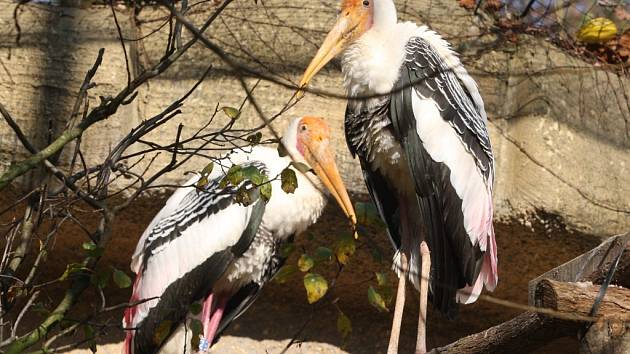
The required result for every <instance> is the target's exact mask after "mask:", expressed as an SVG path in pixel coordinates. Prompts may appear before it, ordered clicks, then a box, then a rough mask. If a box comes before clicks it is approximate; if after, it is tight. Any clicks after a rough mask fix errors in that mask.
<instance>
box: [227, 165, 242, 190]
mask: <svg viewBox="0 0 630 354" xmlns="http://www.w3.org/2000/svg"><path fill="white" fill-rule="evenodd" d="M224 179H227V181H228V182H230V183H231V184H232V185H233V186H238V185H239V183H241V182H243V180H244V179H245V177H244V176H243V168H242V167H241V165H234V166H232V167H230V169H229V170H228V171H227V173H226V174H225V177H224Z"/></svg>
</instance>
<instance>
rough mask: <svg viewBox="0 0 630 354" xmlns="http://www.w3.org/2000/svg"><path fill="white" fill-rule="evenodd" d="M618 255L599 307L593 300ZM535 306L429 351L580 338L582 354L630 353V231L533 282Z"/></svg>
mask: <svg viewBox="0 0 630 354" xmlns="http://www.w3.org/2000/svg"><path fill="white" fill-rule="evenodd" d="M618 256H620V259H619V262H618V265H617V268H616V270H615V273H614V276H613V277H612V281H611V285H610V286H609V287H608V288H607V289H606V292H605V295H604V296H603V298H602V300H601V302H600V304H599V307H598V308H597V310H596V311H595V312H593V304H594V303H595V299H596V298H597V297H598V294H599V293H600V290H601V285H600V284H602V282H603V281H604V279H605V278H606V276H607V275H608V272H609V269H610V268H611V266H612V265H613V263H614V262H615V261H616V258H617V257H618ZM529 304H530V306H531V310H530V311H527V312H524V313H522V314H520V315H519V316H517V317H515V318H513V319H511V320H509V321H507V322H504V323H501V324H499V325H497V326H494V327H492V328H489V329H487V330H485V331H483V332H480V333H476V334H473V335H470V336H467V337H464V338H461V339H459V340H458V341H456V342H454V343H451V344H449V345H446V346H444V347H441V348H435V349H433V350H432V351H431V352H430V353H458V354H473V353H479V354H481V353H529V352H531V351H533V350H535V349H537V348H539V347H542V346H544V345H545V344H547V343H549V342H551V341H553V340H554V339H557V338H561V337H567V336H572V337H575V338H578V339H579V340H580V353H583V354H586V353H589V354H591V353H593V354H596V353H597V354H613V353H614V354H617V353H630V233H627V234H625V235H620V236H615V237H611V238H609V239H607V240H606V241H604V242H603V243H602V244H600V245H599V246H598V247H596V248H594V249H593V250H591V251H589V252H587V253H585V254H583V255H581V256H579V257H577V258H575V259H573V260H571V261H569V262H567V263H565V264H563V265H561V266H559V267H557V268H555V269H552V270H550V271H548V272H547V273H545V274H543V275H541V276H539V277H537V278H536V279H533V280H532V281H530V282H529Z"/></svg>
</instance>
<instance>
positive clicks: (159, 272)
mask: <svg viewBox="0 0 630 354" xmlns="http://www.w3.org/2000/svg"><path fill="white" fill-rule="evenodd" d="M285 135H286V136H285V139H284V140H283V142H284V144H285V147H287V148H288V150H289V151H290V152H292V154H291V155H295V157H294V158H297V160H298V162H301V163H306V164H308V165H307V166H312V168H313V169H314V170H317V171H319V174H318V176H319V177H318V176H316V175H315V174H314V172H313V170H309V171H301V172H300V170H299V169H297V168H296V167H294V165H292V162H293V160H292V158H291V157H290V156H279V153H278V150H277V149H275V148H270V147H263V146H256V147H253V148H245V149H239V150H234V151H233V152H232V153H230V154H228V156H227V157H226V158H224V159H221V160H219V161H216V162H215V163H214V166H215V167H214V169H213V171H212V172H211V173H210V175H209V176H207V177H206V179H207V183H206V184H205V186H201V187H200V186H197V182H198V180H199V178H200V176H199V175H196V176H194V177H193V178H191V179H190V180H188V181H187V182H186V183H185V184H184V185H183V187H182V188H179V189H178V190H177V191H176V192H175V193H174V194H173V195H172V196H171V198H169V200H168V201H167V202H166V204H165V206H164V207H163V208H162V210H161V211H160V212H159V213H158V214H157V215H156V216H155V218H154V219H153V221H152V222H151V223H150V225H149V227H148V228H147V229H146V231H145V232H144V233H143V235H142V236H141V238H140V241H139V242H138V245H137V247H136V250H135V252H134V254H133V257H132V264H131V268H132V270H133V271H134V272H135V273H136V280H135V282H134V286H133V294H132V297H131V302H139V303H138V304H137V305H135V306H131V307H129V308H128V309H127V310H126V311H125V317H124V320H123V326H124V327H125V328H127V329H128V331H127V338H126V341H125V349H126V351H127V353H156V352H158V351H159V352H162V353H170V352H173V353H182V351H183V350H184V348H187V351H190V350H191V349H194V350H196V348H191V347H190V336H191V333H192V332H191V330H190V321H191V320H192V319H195V318H196V319H201V320H202V321H203V320H205V323H204V326H206V327H207V326H208V318H207V317H204V318H201V314H194V313H191V312H190V306H191V304H193V303H195V302H203V303H204V304H206V302H205V301H208V302H207V303H208V304H210V305H211V306H213V308H214V309H213V310H212V311H210V312H209V315H210V316H211V317H212V316H213V313H215V312H216V311H217V310H216V308H219V310H218V311H220V314H219V316H218V317H217V318H218V321H219V322H218V323H215V324H214V325H216V328H215V330H216V335H215V334H214V332H213V331H214V330H207V331H208V332H212V333H213V334H212V335H211V338H209V341H210V342H211V341H212V340H216V338H217V337H218V335H219V334H220V333H221V332H222V331H223V330H224V329H225V328H226V327H227V325H228V324H229V323H230V322H231V321H232V320H234V319H235V318H237V317H238V316H239V315H240V314H241V313H242V312H243V311H245V310H246V309H247V308H248V307H249V306H250V305H251V303H252V302H253V301H254V300H255V298H256V297H257V296H258V293H259V291H260V289H261V287H262V286H263V285H264V284H265V283H266V282H267V281H268V280H270V279H271V278H272V277H273V275H275V273H276V272H277V271H278V270H279V268H280V267H281V265H282V263H283V262H284V258H283V257H281V256H280V252H279V249H280V246H281V244H282V243H283V242H285V241H286V240H287V239H288V238H290V237H291V236H293V235H295V234H299V233H301V232H303V231H305V230H306V228H307V227H308V226H310V225H311V224H313V223H314V222H315V221H316V220H317V219H318V218H319V216H320V215H321V213H322V212H323V209H324V207H325V205H326V195H325V190H326V188H328V189H331V188H332V189H333V190H332V194H333V195H335V198H336V199H338V200H340V204H342V207H343V209H344V211H347V212H348V213H349V214H350V215H348V216H349V217H350V218H351V219H353V220H354V211H353V210H352V206H351V205H348V202H347V200H348V198H347V192H346V191H345V188H344V187H343V185H342V184H341V180H340V178H339V174H338V171H337V169H336V166H335V164H334V160H332V158H331V157H330V156H332V153H331V152H330V150H329V148H328V130H327V126H326V125H325V123H323V121H322V120H321V119H319V118H302V119H298V120H295V121H294V122H293V123H292V124H291V125H290V126H289V128H288V130H287V134H285ZM315 150H317V151H315ZM236 165H238V166H240V167H241V168H243V169H246V168H250V167H255V168H256V169H257V170H258V171H259V172H260V173H262V174H264V175H266V176H268V178H269V180H270V182H268V183H270V184H271V187H272V193H271V197H270V198H269V200H266V199H265V198H263V196H262V195H261V191H260V186H257V185H254V184H252V183H251V182H250V181H249V180H247V179H245V180H243V181H242V182H240V183H239V184H238V185H236V186H234V185H231V184H229V183H228V184H225V183H221V181H222V180H223V179H224V178H225V177H226V175H227V173H228V171H229V170H230V168H231V167H233V166H236ZM286 168H290V169H293V170H294V172H295V175H296V178H297V188H296V189H295V191H294V192H293V193H287V192H285V191H284V190H283V189H282V187H281V183H282V181H281V180H280V178H279V176H280V175H281V172H282V171H283V170H285V169H286ZM324 177H325V178H326V181H327V183H328V184H329V185H330V186H331V187H329V186H328V185H326V186H324V184H323V183H322V182H321V181H320V178H324ZM242 188H245V189H246V190H247V193H248V194H249V196H250V199H251V203H250V204H248V205H245V203H240V202H239V201H238V200H237V191H239V190H242ZM213 296H214V300H213ZM207 299H209V300H207ZM213 304H214V305H213ZM217 304H218V305H217ZM206 327H204V328H206ZM207 328H210V327H207ZM158 330H159V331H162V333H163V334H165V335H164V337H165V339H166V341H164V342H162V341H160V340H156V334H155V333H157V332H158ZM204 330H205V329H204ZM206 334H207V333H206ZM186 338H188V339H187V340H186Z"/></svg>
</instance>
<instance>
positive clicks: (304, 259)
mask: <svg viewBox="0 0 630 354" xmlns="http://www.w3.org/2000/svg"><path fill="white" fill-rule="evenodd" d="M297 264H298V268H299V269H300V271H301V272H304V273H306V272H308V271H309V270H311V268H313V266H315V260H314V259H313V258H311V257H310V256H309V255H308V254H306V253H304V254H303V255H302V256H301V257H300V259H298V263H297Z"/></svg>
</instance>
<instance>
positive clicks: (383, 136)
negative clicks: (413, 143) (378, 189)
mask: <svg viewBox="0 0 630 354" xmlns="http://www.w3.org/2000/svg"><path fill="white" fill-rule="evenodd" d="M369 145H370V146H371V148H370V150H369V157H368V159H367V160H368V162H369V165H370V168H371V169H372V170H374V171H377V170H378V171H379V172H380V173H381V175H383V176H384V177H385V179H387V180H388V181H389V182H390V185H392V186H394V188H396V189H397V190H398V192H400V193H402V194H403V195H407V194H409V195H413V194H414V193H415V187H414V184H413V181H412V180H411V171H410V170H409V165H408V163H407V157H406V156H405V152H404V150H403V148H402V146H401V145H400V143H399V142H398V140H397V139H396V138H395V137H394V135H393V134H392V132H391V131H390V130H389V129H382V130H380V131H379V132H377V133H376V134H372V135H370V143H369Z"/></svg>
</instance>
